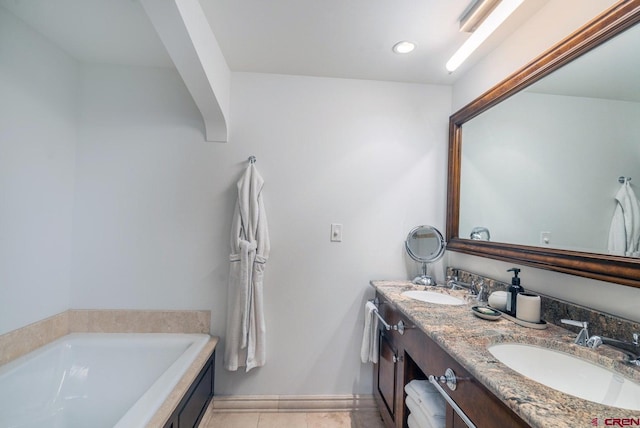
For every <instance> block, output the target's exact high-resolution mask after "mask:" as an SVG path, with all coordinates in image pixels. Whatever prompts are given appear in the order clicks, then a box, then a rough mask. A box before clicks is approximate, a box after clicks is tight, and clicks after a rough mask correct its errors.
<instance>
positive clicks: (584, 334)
mask: <svg viewBox="0 0 640 428" xmlns="http://www.w3.org/2000/svg"><path fill="white" fill-rule="evenodd" d="M560 322H561V323H563V324H568V325H572V326H575V327H582V329H581V330H580V332H579V333H578V336H576V340H574V341H573V343H575V344H576V345H580V346H587V341H588V340H589V323H588V322H586V321H575V320H568V319H564V318H563V319H561V320H560Z"/></svg>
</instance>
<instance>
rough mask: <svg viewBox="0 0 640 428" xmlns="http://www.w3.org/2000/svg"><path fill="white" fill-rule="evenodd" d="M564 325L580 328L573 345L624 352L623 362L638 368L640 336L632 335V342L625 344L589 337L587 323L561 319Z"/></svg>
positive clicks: (609, 339)
mask: <svg viewBox="0 0 640 428" xmlns="http://www.w3.org/2000/svg"><path fill="white" fill-rule="evenodd" d="M560 321H561V322H562V323H564V324H568V325H573V326H576V327H582V329H581V330H580V332H579V333H578V336H577V337H576V339H575V340H574V342H573V343H575V344H576V345H580V346H586V347H587V348H592V349H596V348H598V347H600V345H609V346H611V347H613V348H615V349H617V350H618V351H621V352H624V354H625V358H624V362H625V363H628V364H635V365H636V366H640V334H638V333H633V341H631V342H626V341H624V340H618V339H611V338H609V337H604V336H595V335H594V336H589V330H588V327H589V323H587V322H586V321H574V320H567V319H561V320H560Z"/></svg>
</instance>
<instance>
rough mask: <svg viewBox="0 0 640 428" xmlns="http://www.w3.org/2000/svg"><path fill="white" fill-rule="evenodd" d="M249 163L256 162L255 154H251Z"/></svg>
mask: <svg viewBox="0 0 640 428" xmlns="http://www.w3.org/2000/svg"><path fill="white" fill-rule="evenodd" d="M248 160H249V163H256V157H255V156H249V159H248Z"/></svg>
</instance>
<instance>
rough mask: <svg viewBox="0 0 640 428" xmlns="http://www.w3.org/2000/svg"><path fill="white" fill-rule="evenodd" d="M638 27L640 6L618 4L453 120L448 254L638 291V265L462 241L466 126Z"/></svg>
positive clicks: (634, 0) (639, 1)
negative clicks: (497, 105)
mask: <svg viewBox="0 0 640 428" xmlns="http://www.w3.org/2000/svg"><path fill="white" fill-rule="evenodd" d="M639 21H640V0H627V1H621V2H619V3H616V4H615V5H614V6H612V7H611V8H610V9H608V10H606V11H605V12H604V13H602V14H601V15H599V16H598V17H596V18H595V19H594V20H592V21H591V22H589V23H588V24H586V25H585V26H584V27H582V28H580V29H579V30H577V31H576V32H574V33H573V34H571V35H570V36H569V37H567V38H566V39H564V40H562V41H561V42H560V43H558V44H557V45H555V46H554V47H552V48H551V49H550V50H548V51H547V52H545V53H544V54H542V55H541V56H539V57H538V58H536V59H534V60H533V61H532V62H531V63H529V64H527V65H526V66H524V67H523V68H522V69H520V70H519V71H517V72H515V73H514V74H512V75H511V76H509V77H508V78H506V79H505V80H503V81H502V82H501V83H499V84H498V85H496V86H495V87H493V88H492V89H490V90H489V91H487V92H485V93H484V94H483V95H481V96H480V97H479V98H477V99H476V100H474V101H472V102H471V103H469V104H467V105H466V106H465V107H463V108H462V109H461V110H459V111H458V112H456V113H454V114H453V115H452V116H451V117H450V118H449V167H448V177H447V178H448V180H447V183H448V184H447V230H446V239H447V250H450V251H457V252H461V253H466V254H471V255H475V256H481V257H488V258H491V259H496V260H502V261H507V262H514V263H519V264H522V265H527V266H532V267H535V268H539V269H547V270H552V271H556V272H562V273H566V274H570V275H578V276H582V277H586V278H592V279H597V280H601V281H607V282H613V283H618V284H623V285H628V286H632V287H638V288H640V259H635V258H630V257H622V256H611V255H603V254H595V253H587V252H580V251H570V250H561V249H554V248H547V247H535V246H528V245H516V244H507V243H500V242H491V241H474V240H470V239H462V238H460V236H459V225H460V167H461V158H462V125H463V124H464V123H465V122H467V121H469V120H471V119H473V118H474V117H476V116H477V115H479V114H480V113H482V112H484V111H485V110H488V109H489V108H491V107H493V106H494V105H496V104H498V103H500V102H501V101H504V100H505V99H506V98H508V97H510V96H511V95H514V94H515V93H517V92H519V91H521V90H523V89H525V88H526V87H528V86H529V85H531V84H533V83H535V82H537V81H538V80H540V79H542V78H543V77H545V76H546V75H548V74H550V73H552V72H553V71H555V70H557V69H558V68H560V67H562V66H563V65H565V64H567V63H568V62H570V61H572V60H574V59H575V58H577V57H579V56H581V55H583V54H585V53H587V52H589V51H590V50H591V49H593V48H595V47H597V46H599V45H600V44H602V43H604V42H606V41H607V40H609V39H611V38H613V37H614V36H616V35H617V34H619V33H621V32H623V31H624V30H626V29H628V28H629V27H631V26H633V25H635V24H636V23H638V22H639Z"/></svg>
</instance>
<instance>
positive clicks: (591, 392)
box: [488, 343, 640, 410]
mask: <svg viewBox="0 0 640 428" xmlns="http://www.w3.org/2000/svg"><path fill="white" fill-rule="evenodd" d="M488 350H489V352H490V353H491V354H492V355H493V356H494V357H496V358H497V359H498V360H499V361H500V362H502V363H503V364H505V365H506V366H508V367H510V368H511V369H513V370H515V371H516V372H518V373H520V374H521V375H524V376H526V377H528V378H530V379H533V380H535V381H536V382H539V383H541V384H543V385H546V386H548V387H550V388H553V389H555V390H558V391H561V392H564V393H567V394H570V395H573V396H575V397H578V398H582V399H585V400H589V401H593V402H595V403H600V404H604V405H607V406H613V407H619V408H623V409H629V410H640V384H638V383H636V382H634V381H632V380H629V379H628V378H625V377H623V376H622V375H620V374H618V373H616V372H614V371H611V370H609V369H606V368H604V367H601V366H599V365H596V364H593V363H590V362H589V361H586V360H583V359H581V358H578V357H576V356H573V355H570V354H566V353H564V352H560V351H555V350H552V349H547V348H542V347H539V346H534V345H527V344H523V343H500V344H497V345H492V346H490V347H489V348H488Z"/></svg>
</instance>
